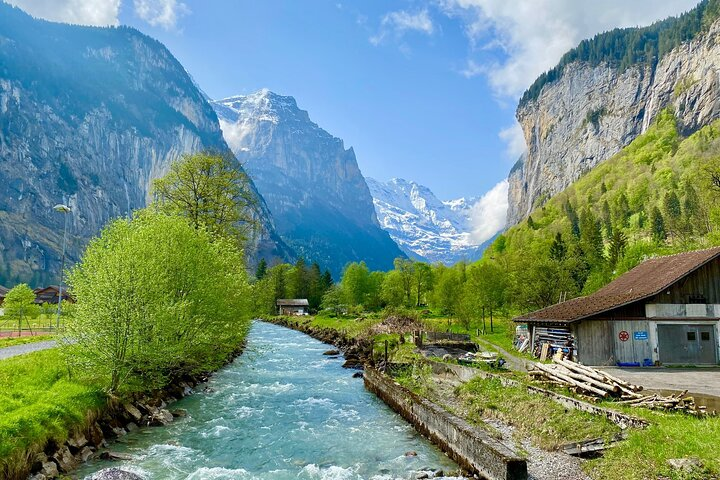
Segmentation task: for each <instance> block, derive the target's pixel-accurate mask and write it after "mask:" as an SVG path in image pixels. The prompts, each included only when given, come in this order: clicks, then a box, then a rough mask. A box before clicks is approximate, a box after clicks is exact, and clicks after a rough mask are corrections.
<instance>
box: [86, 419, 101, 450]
mask: <svg viewBox="0 0 720 480" xmlns="http://www.w3.org/2000/svg"><path fill="white" fill-rule="evenodd" d="M88 436H89V437H90V443H92V444H93V445H95V446H98V447H99V446H100V445H101V444H102V442H103V440H105V437H104V436H103V431H102V428H100V425H98V423H97V422H95V423H93V424H92V426H91V427H90V429H89V431H88Z"/></svg>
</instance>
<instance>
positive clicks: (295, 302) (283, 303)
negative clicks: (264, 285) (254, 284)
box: [275, 298, 310, 307]
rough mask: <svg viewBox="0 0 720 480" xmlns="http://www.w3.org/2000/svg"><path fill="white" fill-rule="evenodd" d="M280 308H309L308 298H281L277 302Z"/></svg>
mask: <svg viewBox="0 0 720 480" xmlns="http://www.w3.org/2000/svg"><path fill="white" fill-rule="evenodd" d="M275 303H276V304H277V306H278V307H308V306H310V303H309V302H308V301H307V298H281V299H279V300H278V301H277V302H275Z"/></svg>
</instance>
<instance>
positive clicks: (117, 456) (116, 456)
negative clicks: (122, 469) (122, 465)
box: [100, 451, 133, 461]
mask: <svg viewBox="0 0 720 480" xmlns="http://www.w3.org/2000/svg"><path fill="white" fill-rule="evenodd" d="M100 458H101V459H103V460H122V461H130V460H132V459H133V457H132V455H130V454H128V453H121V452H113V451H107V452H102V453H101V454H100Z"/></svg>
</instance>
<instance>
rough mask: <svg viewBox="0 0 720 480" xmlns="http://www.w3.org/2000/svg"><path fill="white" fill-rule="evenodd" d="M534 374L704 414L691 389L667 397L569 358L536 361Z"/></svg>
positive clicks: (626, 400)
mask: <svg viewBox="0 0 720 480" xmlns="http://www.w3.org/2000/svg"><path fill="white" fill-rule="evenodd" d="M529 374H530V376H531V377H533V378H535V379H537V380H540V381H544V382H547V383H550V384H552V385H558V386H564V387H569V388H570V389H571V390H572V391H573V392H575V393H577V394H579V395H582V396H584V397H590V398H591V399H595V400H597V399H598V398H615V399H618V400H619V403H623V404H627V405H632V406H637V407H645V408H651V409H660V410H681V411H685V412H688V413H693V414H700V415H702V414H704V410H705V407H697V406H696V405H695V400H694V399H693V397H689V396H687V391H685V392H682V393H679V394H675V395H671V396H669V397H664V396H662V395H658V394H652V395H645V394H642V393H640V392H641V391H642V390H643V387H642V386H640V385H633V384H631V383H629V382H626V381H624V380H621V379H619V378H617V377H615V376H613V375H610V374H609V373H607V372H604V371H602V370H598V369H595V368H592V367H588V366H585V365H582V364H579V363H576V362H572V361H569V360H564V359H560V358H558V357H555V358H553V364H544V363H535V364H534V365H533V369H531V370H530V372H529Z"/></svg>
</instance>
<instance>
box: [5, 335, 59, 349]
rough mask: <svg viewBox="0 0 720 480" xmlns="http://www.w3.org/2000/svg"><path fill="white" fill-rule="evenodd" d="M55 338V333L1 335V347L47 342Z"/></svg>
mask: <svg viewBox="0 0 720 480" xmlns="http://www.w3.org/2000/svg"><path fill="white" fill-rule="evenodd" d="M53 338H55V337H54V336H53V335H34V336H32V337H0V348H5V347H14V346H15V345H25V344H26V343H35V342H45V341H48V340H52V339H53Z"/></svg>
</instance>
